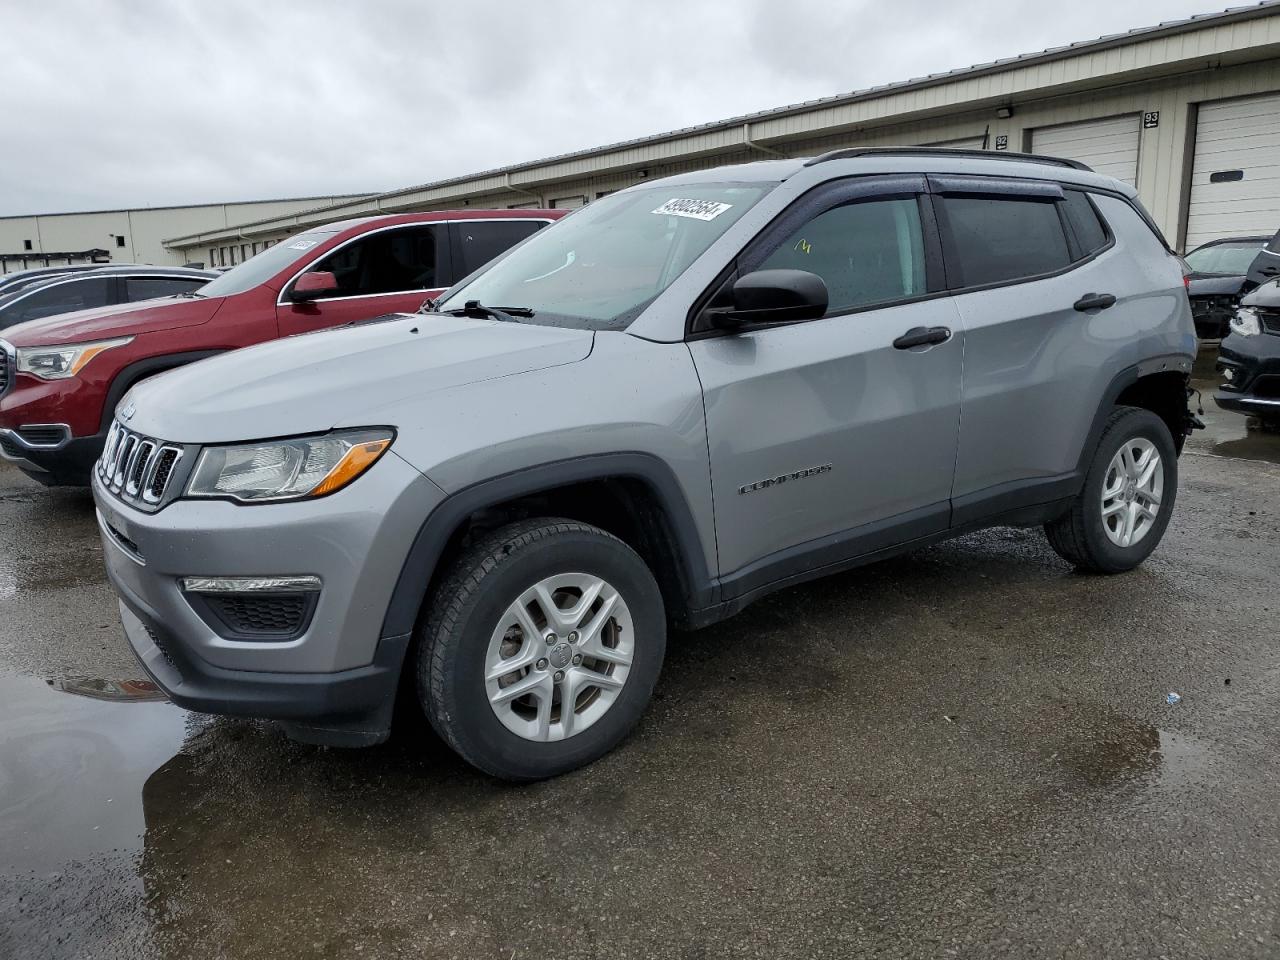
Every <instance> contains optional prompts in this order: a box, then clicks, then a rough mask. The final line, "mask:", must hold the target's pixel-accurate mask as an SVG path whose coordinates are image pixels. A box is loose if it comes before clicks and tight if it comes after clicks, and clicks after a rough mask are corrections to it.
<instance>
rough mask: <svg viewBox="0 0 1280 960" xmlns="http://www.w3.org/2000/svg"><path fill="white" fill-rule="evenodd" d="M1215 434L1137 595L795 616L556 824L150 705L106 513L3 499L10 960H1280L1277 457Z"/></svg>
mask: <svg viewBox="0 0 1280 960" xmlns="http://www.w3.org/2000/svg"><path fill="white" fill-rule="evenodd" d="M1206 412H1207V416H1208V418H1209V419H1210V421H1211V429H1210V431H1208V432H1207V434H1205V433H1202V434H1199V435H1197V436H1196V437H1195V438H1194V439H1193V441H1192V443H1191V445H1190V447H1189V449H1188V453H1187V455H1185V456H1184V457H1183V459H1182V462H1181V469H1182V480H1181V490H1180V492H1179V497H1178V505H1177V511H1176V514H1175V517H1174V520H1173V523H1172V525H1171V526H1170V528H1169V533H1168V535H1167V536H1166V537H1165V540H1164V542H1163V544H1162V545H1161V546H1160V548H1159V549H1158V550H1157V552H1156V554H1155V555H1154V556H1153V557H1152V558H1151V560H1149V561H1148V562H1147V563H1146V564H1145V565H1144V566H1143V567H1142V568H1141V569H1139V570H1138V571H1136V572H1134V573H1131V574H1128V575H1125V576H1121V577H1112V578H1103V577H1091V576H1082V575H1078V574H1075V573H1073V572H1072V571H1071V570H1070V569H1068V568H1067V567H1066V566H1065V565H1064V564H1063V563H1062V562H1061V561H1060V560H1059V559H1058V558H1057V557H1056V556H1055V555H1054V554H1053V553H1052V552H1051V551H1050V549H1049V548H1048V546H1047V544H1046V543H1045V541H1044V538H1043V536H1042V535H1041V533H1040V532H1039V531H1038V530H995V531H988V532H985V533H981V534H977V535H973V536H968V537H965V538H963V539H960V540H957V541H953V542H951V543H948V544H944V545H941V546H937V547H933V548H930V549H927V550H923V551H920V552H918V553H915V554H912V555H910V556H906V557H902V558H899V559H895V560H891V561H888V562H884V563H880V564H877V565H875V566H871V567H867V568H864V569H861V570H857V571H853V572H851V573H848V574H845V575H842V576H838V577H835V578H833V579H830V580H827V581H823V582H819V583H815V584H810V585H807V586H804V587H799V588H795V589H791V590H788V591H786V592H783V593H780V594H777V595H775V596H773V597H771V598H769V599H768V600H765V601H763V602H761V603H759V604H757V605H756V606H754V607H751V608H749V609H748V610H747V611H746V612H744V613H743V614H741V615H739V616H738V617H736V618H735V619H733V620H730V621H728V622H726V623H723V624H721V625H719V626H717V627H714V628H712V629H710V630H706V631H703V632H702V633H699V634H691V635H680V636H676V637H674V638H673V642H672V643H671V646H670V650H669V655H668V661H667V665H666V669H665V672H664V675H663V678H662V680H661V681H660V682H659V686H658V691H657V700H656V702H655V703H654V704H653V706H652V708H651V710H650V712H649V714H648V716H647V718H646V719H645V721H644V722H643V723H642V725H641V727H640V729H639V730H638V731H637V733H636V734H635V735H634V736H633V737H632V738H631V739H630V740H629V741H628V742H627V743H625V744H624V745H623V746H622V748H621V749H619V750H618V751H616V752H615V753H614V754H612V755H611V756H609V757H607V758H605V759H604V760H602V761H601V762H599V763H597V764H595V765H594V766H592V767H590V768H588V769H585V770H582V771H579V772H578V773H575V774H572V775H570V776H566V777H563V778H561V779H559V780H556V781H553V782H550V783H544V784H539V785H535V786H532V787H509V786H503V785H500V784H497V783H494V782H492V781H490V780H487V779H485V778H484V777H482V776H481V775H479V774H477V773H475V772H473V771H472V770H471V769H470V768H468V767H466V766H465V765H464V764H463V763H461V762H460V761H459V760H457V759H455V758H454V757H453V756H452V755H451V754H450V753H449V752H448V751H447V750H446V749H445V748H444V747H443V746H441V745H440V744H439V742H438V741H436V740H435V739H434V738H433V737H432V736H431V735H430V734H429V733H428V732H426V730H425V729H424V728H423V727H422V726H420V725H414V724H410V725H409V726H407V727H406V728H404V729H402V730H400V731H399V732H398V734H397V735H396V736H395V737H394V738H393V740H392V742H391V743H389V744H387V745H385V746H382V747H379V748H375V749H371V750H364V751H335V750H323V749H318V748H314V747H306V746H300V745H297V744H293V743H290V742H289V741H287V740H286V739H284V737H283V736H282V735H281V734H280V733H278V732H277V731H276V730H275V729H274V728H272V727H271V726H270V725H267V724H261V723H253V722H245V721H234V720H226V719H215V718H209V717H202V716H196V715H192V714H188V713H186V712H184V711H182V710H179V709H178V708H176V707H174V706H172V705H170V704H168V703H167V702H156V701H155V700H153V699H150V698H151V696H152V694H151V693H150V691H148V690H147V687H146V685H145V684H137V683H130V682H129V681H134V680H137V679H139V678H141V677H142V673H141V671H140V669H139V668H138V667H137V666H136V665H135V663H134V662H133V660H132V657H131V655H130V653H129V652H128V650H127V648H126V646H125V643H124V640H123V639H122V637H121V634H120V629H119V625H118V621H117V619H116V612H115V605H114V600H113V596H112V594H111V591H110V590H109V589H108V588H107V586H106V585H105V584H104V581H103V575H102V570H101V550H100V546H99V544H98V539H97V534H96V530H95V526H94V521H93V512H92V505H91V502H90V500H89V498H88V497H87V495H84V494H80V493H75V492H65V491H63V492H58V491H54V492H50V491H45V490H43V489H40V488H39V487H37V486H36V485H34V484H32V483H30V482H28V481H26V480H25V479H24V478H23V477H22V476H21V475H20V474H18V473H17V472H16V471H14V470H12V469H9V468H7V467H0V957H2V958H6V960H7V958H42V957H85V958H88V957H92V958H117V957H119V958H124V957H128V958H135V957H137V958H149V957H157V958H186V957H193V958H194V957H199V958H216V957H254V958H278V957H342V958H347V957H366V958H367V957H384V956H386V957H399V956H405V957H460V958H486V957H493V958H500V960H510V958H513V957H515V958H536V957H552V956H554V957H557V958H573V957H611V958H613V957H668V956H670V957H689V958H712V957H714V958H726V957H729V958H731V957H748V956H750V957H756V956H759V957H769V958H780V957H805V958H809V957H841V958H843V957H854V956H857V957H872V956H874V957H930V958H933V957H948V956H961V957H982V958H988V957H1002V956H1008V957H1037V958H1043V957H1107V958H1113V957H1143V958H1155V957H1179V958H1181V957H1224V958H1226V957H1230V958H1248V957H1277V956H1280V757H1277V752H1278V750H1277V748H1278V747H1280V643H1278V636H1277V635H1278V634H1280V630H1278V629H1277V628H1278V626H1280V589H1278V587H1280V574H1278V573H1277V571H1280V497H1278V496H1277V495H1278V494H1280V436H1273V435H1264V434H1259V433H1256V432H1253V431H1250V432H1246V429H1245V421H1244V419H1243V418H1240V417H1237V416H1234V415H1232V414H1227V413H1225V412H1222V411H1218V410H1216V408H1209V409H1207V411H1206ZM1170 691H1176V692H1178V693H1179V694H1180V695H1181V697H1182V699H1181V702H1179V703H1177V704H1176V705H1170V704H1169V703H1167V702H1166V697H1167V694H1168V693H1169V692H1170ZM104 698H106V699H104ZM112 698H116V699H112Z"/></svg>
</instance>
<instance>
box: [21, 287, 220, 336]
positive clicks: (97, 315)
mask: <svg viewBox="0 0 1280 960" xmlns="http://www.w3.org/2000/svg"><path fill="white" fill-rule="evenodd" d="M224 299H225V298H222V297H212V298H206V297H164V298H162V299H159V300H144V301H142V302H141V303H121V304H117V305H116V306H114V307H98V308H97V309H94V310H77V311H76V312H75V313H60V314H58V315H57V316H55V317H46V318H44V319H43V320H28V321H27V322H26V323H19V324H17V325H15V326H12V327H9V328H8V329H7V330H4V331H3V332H0V338H3V339H5V340H7V341H9V343H11V344H13V345H14V346H15V347H45V346H56V345H58V344H62V343H84V342H85V341H88V340H108V339H110V338H111V337H124V336H137V335H138V334H141V333H156V332H158V331H160V330H172V329H174V328H175V327H192V326H195V325H196V324H199V323H205V322H206V321H207V320H209V319H210V318H211V317H212V316H213V315H214V314H215V313H217V312H218V308H219V307H220V306H222V304H223V302H224Z"/></svg>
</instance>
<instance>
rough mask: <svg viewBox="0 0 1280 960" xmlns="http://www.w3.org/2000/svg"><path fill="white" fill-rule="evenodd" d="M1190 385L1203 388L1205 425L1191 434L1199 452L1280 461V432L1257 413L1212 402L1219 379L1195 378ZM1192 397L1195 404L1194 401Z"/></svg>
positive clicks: (1218, 455) (1238, 458) (1193, 403)
mask: <svg viewBox="0 0 1280 960" xmlns="http://www.w3.org/2000/svg"><path fill="white" fill-rule="evenodd" d="M1191 385H1192V386H1193V387H1195V388H1196V389H1197V390H1199V391H1200V395H1201V398H1202V399H1201V403H1202V405H1203V407H1204V416H1203V417H1202V418H1201V419H1202V420H1203V421H1204V425H1205V429H1204V431H1203V432H1197V433H1194V434H1192V437H1191V440H1190V441H1189V444H1190V446H1191V448H1192V449H1194V450H1196V451H1197V452H1200V453H1210V454H1213V455H1214V456H1217V457H1231V458H1233V459H1236V460H1262V461H1264V462H1266V463H1280V432H1277V431H1275V430H1269V429H1265V428H1263V426H1262V424H1260V423H1259V422H1258V420H1257V418H1256V417H1246V416H1243V415H1241V414H1239V413H1233V412H1232V411H1230V410H1223V409H1222V408H1221V407H1219V406H1218V405H1217V404H1216V403H1214V402H1213V392H1214V391H1215V390H1216V389H1217V388H1218V380H1217V379H1216V378H1215V379H1206V380H1193V381H1192V383H1191ZM1195 402H1196V401H1195V399H1194V398H1193V399H1192V405H1193V406H1194V405H1195Z"/></svg>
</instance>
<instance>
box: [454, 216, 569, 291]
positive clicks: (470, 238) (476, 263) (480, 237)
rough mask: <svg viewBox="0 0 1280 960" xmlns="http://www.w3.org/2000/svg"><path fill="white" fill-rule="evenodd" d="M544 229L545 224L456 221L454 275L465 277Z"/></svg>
mask: <svg viewBox="0 0 1280 960" xmlns="http://www.w3.org/2000/svg"><path fill="white" fill-rule="evenodd" d="M546 225H547V223H546V221H545V220H475V221H472V220H458V221H456V222H455V223H454V225H453V228H454V230H455V231H456V233H455V236H456V237H457V247H456V253H457V258H456V259H457V260H458V263H457V264H455V269H454V271H453V272H454V273H455V274H456V275H457V276H459V277H465V276H467V275H468V274H471V273H474V272H475V271H477V270H479V269H480V268H481V267H483V266H484V265H485V264H486V263H488V262H489V261H490V260H492V259H494V258H495V257H497V256H498V255H499V254H501V253H506V252H507V251H508V250H510V249H511V248H512V247H514V246H515V245H516V244H517V243H520V241H522V240H526V239H528V238H529V237H531V236H533V235H534V234H535V233H537V232H538V231H539V230H541V229H542V228H543V227H545V226H546Z"/></svg>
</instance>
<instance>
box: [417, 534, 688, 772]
mask: <svg viewBox="0 0 1280 960" xmlns="http://www.w3.org/2000/svg"><path fill="white" fill-rule="evenodd" d="M597 582H598V583H600V584H602V586H600V587H599V590H598V592H595V591H596V583H597ZM539 586H542V587H544V588H545V589H544V592H543V593H541V594H539V593H538V592H537V590H538V587H539ZM589 593H590V594H591V595H592V599H590V601H589V602H588V597H587V594H589ZM610 597H612V599H609V598H610ZM521 598H524V599H525V601H526V602H525V603H519V602H518V601H519V600H521ZM548 602H550V603H552V604H554V605H555V607H556V611H555V612H553V613H550V614H549V613H548V612H547V608H546V604H547V603H548ZM606 603H608V604H609V607H608V609H607V610H606V609H605V604H606ZM578 608H581V609H580V610H579V609H578ZM520 610H523V611H524V615H523V617H521V615H520V613H519V612H518V611H520ZM570 614H580V615H579V616H569V615H570ZM552 617H556V618H557V619H556V620H554V621H553V619H552ZM601 623H603V624H604V625H603V627H602V628H600V629H597V630H595V631H594V632H593V631H592V630H591V629H590V628H591V627H599V626H600V624H601ZM575 626H576V627H577V629H575ZM535 633H536V634H537V635H534V634H535ZM548 635H551V636H554V637H555V642H554V644H550V645H548V642H547V638H548ZM418 643H419V650H418V654H419V656H418V698H419V700H420V702H421V704H422V708H423V710H424V712H425V713H426V715H427V718H428V719H429V720H430V722H431V725H432V726H433V727H434V728H435V730H436V732H437V733H439V734H440V736H441V737H442V738H443V739H444V740H445V742H446V743H448V744H449V745H450V746H451V747H452V748H453V749H454V750H455V751H456V752H457V753H458V754H459V755H460V756H461V757H462V758H463V759H464V760H466V761H467V762H468V763H470V764H472V765H473V766H475V767H476V768H478V769H479V770H481V771H483V772H484V773H487V774H489V775H491V776H494V777H498V778H500V779H503V780H511V781H517V782H528V781H533V780H542V779H546V778H547V777H554V776H557V775H558V774H562V773H566V772H568V771H570V770H574V769H576V768H578V767H581V766H584V765H586V764H588V763H591V762H592V761H594V760H597V759H599V758H600V757H601V756H603V755H604V754H606V753H608V752H609V751H610V750H612V749H613V748H614V747H616V746H617V745H618V744H619V743H620V742H621V741H622V740H623V739H624V738H625V737H626V736H627V734H628V733H630V732H631V730H632V728H633V727H635V725H636V723H637V722H638V721H639V720H640V717H641V715H642V714H643V713H644V711H645V708H646V707H647V706H648V703H649V700H650V698H651V697H652V694H653V687H654V684H655V683H656V682H657V679H658V674H659V672H661V670H662V661H663V657H664V655H665V653H666V613H665V610H664V608H663V603H662V594H661V593H660V591H659V589H658V584H657V582H656V581H655V579H654V577H653V574H652V573H651V572H650V570H649V568H648V567H647V566H646V565H645V563H644V561H643V560H641V559H640V557H639V556H638V555H637V554H636V553H635V551H633V550H632V549H631V548H630V547H628V546H627V545H626V544H625V543H623V542H622V541H621V540H618V539H617V538H616V537H614V536H611V535H610V534H608V533H605V532H604V531H603V530H600V529H598V528H596V527H592V526H588V525H587V524H584V523H578V522H576V521H573V520H562V519H554V518H550V519H549V518H542V519H536V520H527V521H521V522H519V523H513V524H510V525H509V526H505V527H502V528H501V529H499V530H496V531H494V532H492V533H490V534H488V535H486V536H484V537H482V538H481V539H480V540H479V541H478V542H477V543H475V544H474V545H473V546H471V547H470V548H468V549H467V550H465V551H464V552H463V554H462V555H461V556H460V557H459V558H458V559H457V560H456V561H455V562H454V564H453V565H452V567H451V568H450V569H449V571H448V572H447V574H446V575H445V578H444V580H443V582H442V583H441V585H440V587H439V589H437V590H436V591H435V593H434V595H433V596H432V597H431V600H430V607H429V613H428V615H427V620H426V624H425V626H424V628H423V629H422V631H421V633H420V635H419V639H418ZM530 644H532V646H530ZM611 644H612V645H611ZM592 653H596V654H598V658H597V657H592V656H590V654H592ZM624 660H625V661H629V662H627V663H625V664H624V663H623V661H624ZM502 667H509V669H508V671H507V672H505V673H502V674H500V675H499V674H497V671H499V670H501V669H502ZM558 678H559V679H558ZM515 688H518V689H520V690H528V692H527V693H525V694H523V695H520V696H515V697H512V696H510V693H514V692H515ZM566 696H570V697H572V698H573V702H574V706H575V708H574V709H573V710H572V711H567V712H566V711H565V709H564V708H563V705H562V703H561V702H560V701H561V700H563V699H564V698H565V697H566ZM491 698H498V699H503V702H502V703H491ZM544 698H545V700H546V706H545V707H544Z"/></svg>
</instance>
